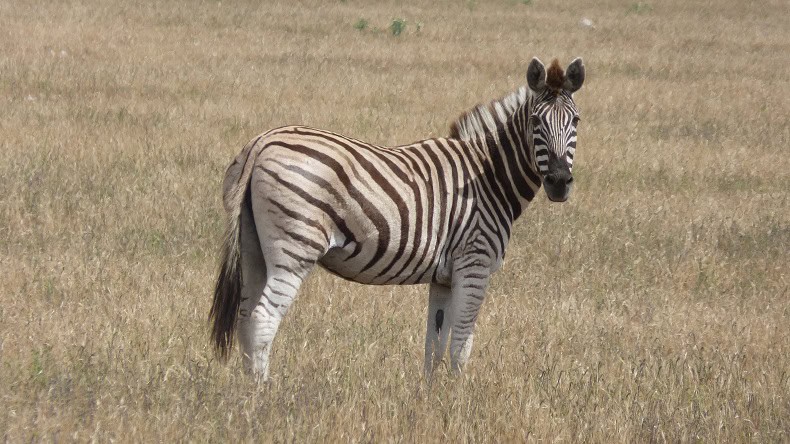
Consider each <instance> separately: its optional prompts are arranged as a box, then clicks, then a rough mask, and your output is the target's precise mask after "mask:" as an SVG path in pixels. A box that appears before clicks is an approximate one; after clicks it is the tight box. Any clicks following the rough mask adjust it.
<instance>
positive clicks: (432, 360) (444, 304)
mask: <svg viewBox="0 0 790 444" xmlns="http://www.w3.org/2000/svg"><path fill="white" fill-rule="evenodd" d="M450 296H451V292H450V289H449V288H448V287H445V286H442V285H439V284H431V289H430V294H429V296H428V320H427V329H426V331H425V377H426V378H428V379H430V378H431V375H432V374H433V371H434V369H435V368H436V367H438V366H439V364H441V362H442V359H443V358H444V354H445V352H446V351H447V338H448V336H449V334H450V327H451V326H452V325H453V313H452V310H451V309H450V308H451V304H450V303H451V301H452V299H451V297H450Z"/></svg>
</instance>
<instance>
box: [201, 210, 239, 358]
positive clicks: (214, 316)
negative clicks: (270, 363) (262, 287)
mask: <svg viewBox="0 0 790 444" xmlns="http://www.w3.org/2000/svg"><path fill="white" fill-rule="evenodd" d="M240 231H241V230H240V223H239V218H238V217H236V218H234V219H233V220H231V221H230V223H229V224H228V230H227V233H226V234H225V242H224V243H223V245H222V263H221V265H220V270H219V277H218V278H217V285H216V287H215V288H214V303H213V304H212V306H211V311H210V312H209V320H210V321H213V325H212V328H211V338H212V340H213V342H214V346H215V348H216V351H217V355H218V356H219V357H220V359H221V360H223V361H225V360H227V358H228V354H229V353H230V350H231V348H232V347H233V334H234V333H235V328H236V316H237V315H238V313H239V304H240V303H241V263H240V260H241V252H240V249H239V236H240Z"/></svg>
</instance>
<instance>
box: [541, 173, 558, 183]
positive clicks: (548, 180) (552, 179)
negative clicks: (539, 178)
mask: <svg viewBox="0 0 790 444" xmlns="http://www.w3.org/2000/svg"><path fill="white" fill-rule="evenodd" d="M543 181H544V182H546V183H547V184H549V185H555V184H556V183H557V177H556V176H554V175H548V176H546V177H544V178H543Z"/></svg>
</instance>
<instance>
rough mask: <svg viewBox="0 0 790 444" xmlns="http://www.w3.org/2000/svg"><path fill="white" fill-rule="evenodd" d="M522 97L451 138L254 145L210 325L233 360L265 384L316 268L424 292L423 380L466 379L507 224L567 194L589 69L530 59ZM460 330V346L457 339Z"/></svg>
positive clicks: (481, 112) (284, 132)
mask: <svg viewBox="0 0 790 444" xmlns="http://www.w3.org/2000/svg"><path fill="white" fill-rule="evenodd" d="M526 77H527V85H525V86H522V87H520V88H519V89H517V90H516V91H514V92H512V93H510V94H509V95H507V96H505V97H504V98H502V99H499V100H494V101H492V102H491V103H489V104H487V105H478V106H476V107H475V108H473V109H472V110H470V111H468V112H467V113H465V114H463V115H462V116H461V117H460V118H459V119H458V120H457V121H455V123H453V124H452V126H451V129H450V137H449V138H434V139H427V140H422V141H419V142H415V143H412V144H409V145H402V146H395V147H385V146H379V145H374V144H370V143H367V142H363V141H361V140H357V139H354V138H350V137H346V136H342V135H340V134H337V133H334V132H330V131H326V130H322V129H316V128H311V127H307V126H286V127H281V128H277V129H273V130H270V131H268V132H265V133H263V134H261V135H259V136H257V137H255V138H253V139H252V140H250V141H249V143H247V145H246V146H245V147H244V148H243V149H242V151H241V153H240V154H239V155H238V156H237V157H236V158H235V160H234V161H233V162H232V163H231V165H230V166H229V167H228V169H227V172H226V174H225V178H224V183H223V204H224V207H225V210H226V212H227V213H228V216H229V217H228V225H227V231H226V234H225V239H224V243H223V246H222V258H221V265H220V271H219V276H218V278H217V282H216V287H215V290H214V300H213V304H212V307H211V310H210V313H209V319H210V321H213V325H212V330H211V337H212V340H213V343H214V346H215V348H216V351H217V353H218V355H219V357H220V358H221V359H223V360H224V359H226V358H227V356H228V354H229V351H230V349H232V346H233V338H234V335H236V334H237V336H238V342H239V346H240V349H241V353H242V361H243V365H244V368H245V370H246V371H247V372H248V373H251V374H252V375H253V376H254V377H255V378H256V379H257V380H259V381H265V380H266V379H267V378H268V375H269V354H270V351H271V348H272V342H273V340H274V338H275V335H276V334H277V330H278V327H279V325H280V323H281V321H282V319H283V317H284V316H285V315H286V313H287V312H288V309H289V307H290V306H291V304H292V303H293V302H294V300H295V298H296V295H297V292H298V290H299V287H300V286H301V284H302V282H303V281H304V280H305V278H306V277H307V275H308V273H309V272H310V271H311V269H313V268H314V267H315V266H316V265H320V266H322V267H323V268H324V269H326V270H328V271H329V272H330V273H333V274H335V275H338V276H340V277H343V278H345V279H348V280H351V281H354V282H359V283H364V284H397V285H404V284H426V283H427V284H429V292H428V293H429V296H428V316H427V327H426V336H425V362H424V371H425V375H426V376H427V377H430V376H431V374H432V372H433V371H434V369H435V368H436V366H437V365H439V364H441V362H442V361H443V359H444V356H445V354H446V353H447V347H448V342H449V354H450V368H451V370H452V371H453V372H455V373H457V372H460V371H461V370H462V369H463V368H464V366H465V365H466V363H467V361H468V360H469V356H470V353H471V350H472V342H473V337H474V329H475V321H476V319H477V316H478V312H479V310H480V307H481V304H482V303H483V300H484V298H485V291H486V287H487V284H488V282H489V277H490V276H491V274H492V273H494V272H495V271H497V270H498V269H499V268H500V266H501V264H502V261H503V259H504V255H505V247H506V246H507V244H508V241H509V239H510V236H511V227H512V225H513V222H514V221H515V220H516V219H517V218H518V217H519V215H520V214H521V213H522V212H523V211H524V210H525V209H526V207H527V206H528V204H529V203H530V201H532V199H533V198H534V197H535V195H536V194H537V192H538V191H539V189H540V187H541V186H543V187H544V189H545V192H546V195H547V197H548V198H549V200H551V201H555V202H562V201H565V200H567V199H568V196H569V194H570V192H571V189H572V186H573V176H572V173H571V171H572V166H573V157H574V154H575V149H576V127H577V124H578V122H579V110H578V108H577V107H576V105H575V103H574V99H573V93H575V92H576V91H578V90H579V88H581V86H582V84H583V82H584V77H585V72H584V65H583V63H582V60H581V58H577V59H575V60H574V61H573V62H572V63H571V64H570V65H569V66H568V67H567V68H566V70H563V69H562V68H561V67H560V65H559V63H558V61H557V60H556V59H555V60H554V61H553V62H552V64H551V65H550V66H549V68H548V69H546V68H545V66H544V64H543V63H542V62H541V61H540V60H539V59H538V58H533V59H532V61H531V62H530V64H529V66H528V68H527V76H526ZM451 332H452V334H451Z"/></svg>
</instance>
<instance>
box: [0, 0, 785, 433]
mask: <svg viewBox="0 0 790 444" xmlns="http://www.w3.org/2000/svg"><path fill="white" fill-rule="evenodd" d="M260 3H264V4H260ZM368 3H370V2H361V1H356V0H348V1H340V0H338V1H334V2H322V1H314V2H300V1H295V2H254V1H250V2H242V1H240V2H231V1H223V2H217V1H210V2H208V1H207V2H200V1H194V2H192V1H185V0H174V1H169V2H156V1H150V2H147V1H131V2H129V1H120V0H110V1H98V0H96V1H93V0H82V1H69V2H55V1H38V2H28V1H21V2H10V1H8V2H0V136H2V137H0V267H1V268H2V273H1V274H0V288H2V293H1V294H0V405H2V408H1V409H0V432H2V439H3V440H5V441H12V442H24V441H55V440H58V441H60V440H65V441H71V440H79V441H87V440H97V441H109V440H118V441H137V442H152V441H164V442H169V441H173V440H189V441H193V440H194V441H207V440H212V441H231V440H234V441H235V440H239V439H243V440H255V441H366V442H367V441H374V442H382V441H405V442H437V441H499V442H503V441H504V442H512V441H522V440H525V439H526V440H530V441H532V440H534V441H565V442H568V441H598V442H612V441H623V442H646V441H660V442H663V441H670V442H676V441H697V440H699V441H706V442H710V441H727V442H732V441H735V442H741V441H758V442H782V441H784V442H787V441H789V440H790V294H788V286H790V275H789V274H788V263H790V254H789V253H788V252H789V251H790V199H789V197H790V160H788V154H789V153H788V142H790V129H789V128H790V127H789V126H788V116H790V101H788V97H790V28H788V26H787V24H788V22H787V16H788V7H787V4H786V2H785V1H779V0H777V1H763V2H758V3H759V4H756V3H755V2H743V1H736V0H722V1H718V2H711V1H684V0H667V1H660V2H659V1H658V0H652V1H647V2H634V1H633V0H623V1H620V0H604V1H584V2H573V3H574V4H573V5H571V2H565V1H560V0H545V1H544V0H532V1H516V0H497V1H483V0H466V1H463V0H457V1H437V2H416V1H415V2H409V4H406V2H401V1H391V2H376V4H375V5H370V4H368ZM584 18H586V19H589V20H590V21H592V26H586V25H582V24H581V23H580V21H581V20H582V19H584ZM394 19H403V20H405V22H404V23H405V27H403V26H402V25H403V24H404V23H401V25H400V26H399V25H397V24H396V25H395V26H394V28H393V25H392V23H393V20H394ZM399 23H400V22H399ZM395 28H397V29H398V30H399V31H401V32H400V34H399V35H397V36H396V35H393V34H394V32H393V30H394V29H395ZM533 56H538V57H540V58H541V59H543V61H544V62H549V61H550V60H551V59H552V58H554V57H559V58H560V61H561V62H562V63H563V64H567V63H568V62H569V61H570V60H571V59H572V58H573V57H575V56H582V57H584V60H585V65H586V67H587V81H586V83H585V86H584V88H583V89H582V90H581V91H580V92H579V93H578V94H577V104H578V105H579V107H580V108H581V110H582V122H581V124H580V129H579V149H578V151H577V156H576V162H575V167H576V168H575V169H574V172H575V173H576V174H575V179H576V188H575V191H574V195H573V196H572V198H571V200H570V201H569V202H568V203H566V204H550V203H549V202H548V201H547V199H546V198H545V195H544V194H543V193H541V195H540V196H539V198H537V199H536V201H535V202H534V203H533V205H532V207H531V208H530V209H529V210H528V211H527V212H526V213H525V214H524V215H523V216H522V218H521V220H519V222H518V223H517V225H516V231H515V235H514V240H513V241H512V242H511V245H510V247H509V250H508V257H507V260H506V262H505V265H504V267H503V269H502V270H501V271H500V272H499V273H498V274H497V275H496V276H495V278H494V279H493V282H492V284H491V288H490V291H489V294H488V299H487V301H486V303H485V304H484V306H483V310H482V313H481V315H480V318H479V319H478V328H477V336H476V340H475V349H474V351H473V353H472V358H471V361H470V365H469V367H468V369H467V371H466V372H465V374H464V375H463V376H461V377H452V376H451V375H450V374H449V373H448V371H447V369H446V368H444V369H443V370H442V371H441V372H439V374H438V375H437V377H436V380H435V381H434V383H433V385H432V387H430V388H429V387H427V385H426V384H425V382H424V381H423V379H422V356H423V340H424V339H423V334H424V319H423V318H424V316H425V310H426V304H427V288H426V287H422V286H413V287H366V286H361V285H356V284H352V283H349V282H346V281H342V280H339V279H337V278H334V277H332V276H330V275H328V274H326V273H325V272H323V271H318V272H316V273H314V274H313V275H312V276H311V277H310V279H309V281H308V282H307V284H306V285H305V287H304V288H303V290H302V292H301V295H300V298H299V300H298V301H297V302H296V304H295V305H294V308H293V309H292V310H291V312H290V313H289V315H288V317H287V318H286V320H285V322H284V324H283V327H282V329H281V330H280V335H279V336H278V339H277V341H276V342H275V348H274V352H273V356H272V368H271V372H272V381H271V383H270V384H268V385H265V386H260V387H259V386H256V385H254V384H253V383H252V382H251V381H249V380H248V379H247V378H246V377H245V376H244V375H243V374H242V372H241V363H240V359H239V357H238V353H234V356H233V358H232V359H231V360H230V362H229V364H228V365H222V364H221V363H219V362H217V360H216V359H215V357H214V355H213V353H212V350H211V348H210V347H209V343H208V334H207V322H206V319H207V313H208V309H209V304H210V299H211V291H212V286H213V283H214V279H215V276H216V269H217V260H218V258H217V253H218V250H219V243H220V241H221V236H222V232H223V229H224V214H223V210H222V204H221V182H222V178H223V173H224V170H225V167H226V165H227V164H228V163H229V162H230V160H231V159H232V157H233V156H234V155H235V154H236V153H237V152H238V151H239V150H240V149H241V147H242V145H243V144H244V143H246V142H247V141H248V140H249V139H250V138H252V137H253V136H255V135H256V134H258V133H260V132H262V131H264V130H266V129H269V128H273V127H276V126H279V125H283V124H292V123H302V124H309V125H313V126H318V127H323V128H328V129H332V130H335V131H338V132H342V133H345V134H348V135H352V136H355V137H357V138H361V139H365V140H369V141H375V142H379V143H405V142H411V141H415V140H418V139H422V138H427V137H433V136H442V135H446V134H448V128H449V124H450V123H451V122H452V121H453V120H454V118H455V117H456V116H457V115H458V114H460V113H461V112H463V111H464V110H466V109H468V108H470V107H471V106H473V105H475V104H476V103H478V102H483V101H487V100H489V99H492V98H495V97H498V96H501V95H503V94H505V93H507V92H509V91H511V90H513V89H515V88H516V87H518V86H520V85H521V84H523V83H525V78H524V75H525V73H526V67H527V64H528V62H529V60H530V59H531V58H532V57H533Z"/></svg>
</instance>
